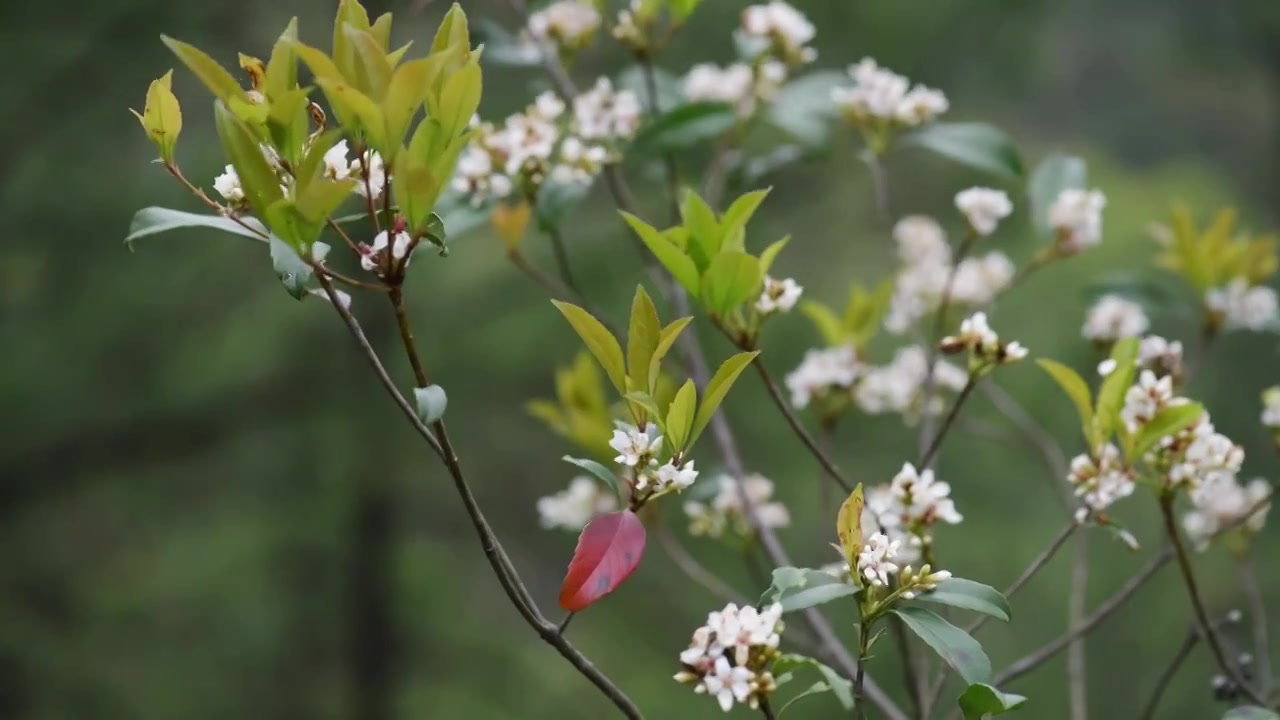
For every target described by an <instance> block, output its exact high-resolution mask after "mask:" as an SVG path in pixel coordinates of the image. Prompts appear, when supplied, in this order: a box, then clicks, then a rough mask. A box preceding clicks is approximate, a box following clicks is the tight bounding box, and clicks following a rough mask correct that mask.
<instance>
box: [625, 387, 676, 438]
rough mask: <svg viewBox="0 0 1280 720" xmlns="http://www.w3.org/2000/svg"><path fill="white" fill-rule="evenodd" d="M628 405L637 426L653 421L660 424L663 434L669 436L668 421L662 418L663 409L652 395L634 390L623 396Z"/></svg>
mask: <svg viewBox="0 0 1280 720" xmlns="http://www.w3.org/2000/svg"><path fill="white" fill-rule="evenodd" d="M623 398H625V399H626V401H627V405H628V406H629V407H630V409H631V416H632V419H633V420H635V422H636V425H637V426H643V425H644V424H645V423H647V422H649V420H651V419H652V420H653V421H654V422H655V423H657V424H658V427H659V429H661V431H662V434H663V435H666V434H667V428H666V421H665V419H664V418H663V416H662V408H660V407H658V401H657V399H656V398H654V397H653V396H652V395H650V394H649V393H647V392H643V391H641V390H632V391H631V392H629V393H627V394H626V395H624V396H623Z"/></svg>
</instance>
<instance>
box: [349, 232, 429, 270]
mask: <svg viewBox="0 0 1280 720" xmlns="http://www.w3.org/2000/svg"><path fill="white" fill-rule="evenodd" d="M392 231H393V232H395V238H394V239H392V237H391V233H389V232H387V231H386V230H383V231H382V232H380V233H378V234H377V235H375V236H374V237H373V244H372V245H366V244H364V243H360V244H359V246H358V247H357V249H358V250H359V251H360V267H362V268H364V269H365V270H367V271H369V272H373V271H374V270H376V269H378V268H380V267H382V263H383V262H384V261H385V259H386V257H387V255H388V254H389V255H390V257H391V260H392V261H393V262H394V263H397V264H398V263H401V262H403V263H404V266H405V267H408V266H409V260H410V259H411V258H412V256H413V251H414V249H415V247H416V243H414V241H413V238H412V237H411V236H410V235H409V233H407V232H405V231H404V228H403V226H401V227H396V228H392Z"/></svg>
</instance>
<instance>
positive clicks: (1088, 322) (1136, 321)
mask: <svg viewBox="0 0 1280 720" xmlns="http://www.w3.org/2000/svg"><path fill="white" fill-rule="evenodd" d="M1150 325H1151V321H1150V320H1148V319H1147V313H1146V312H1145V311H1144V310H1143V309H1142V306H1141V305H1139V304H1138V303H1136V302H1134V301H1132V300H1129V299H1128V298H1124V297H1121V296H1119V295H1103V296H1102V297H1100V298H1098V300H1097V302H1095V303H1094V304H1093V306H1092V307H1090V308H1089V314H1088V315H1087V316H1086V317H1085V321H1084V327H1083V328H1082V329H1081V331H1080V332H1081V334H1083V335H1084V337H1085V339H1087V340H1092V341H1094V342H1096V343H1100V344H1106V343H1113V342H1115V341H1117V340H1119V339H1121V338H1127V337H1141V336H1142V334H1143V333H1145V332H1146V331H1147V328H1148V327H1150Z"/></svg>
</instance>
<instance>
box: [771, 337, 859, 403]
mask: <svg viewBox="0 0 1280 720" xmlns="http://www.w3.org/2000/svg"><path fill="white" fill-rule="evenodd" d="M865 368H866V366H865V365H864V364H863V363H862V361H860V360H859V359H858V353H857V352H856V351H855V350H854V349H853V346H852V345H840V346H837V347H832V348H816V349H813V350H809V351H808V352H806V353H805V354H804V360H803V361H801V363H800V365H799V366H798V367H797V368H796V369H795V370H792V371H791V372H789V373H787V376H786V377H785V378H784V379H783V381H784V382H785V383H786V386H787V390H789V391H790V392H791V404H792V405H793V406H795V407H796V408H797V409H800V410H803V409H804V408H806V407H808V406H809V403H810V402H812V401H813V400H814V399H815V398H818V399H823V398H827V397H830V396H832V395H834V394H837V393H840V392H841V391H847V390H849V388H852V387H853V384H854V382H855V381H857V379H858V378H859V377H860V376H861V375H862V373H863V371H864V369H865Z"/></svg>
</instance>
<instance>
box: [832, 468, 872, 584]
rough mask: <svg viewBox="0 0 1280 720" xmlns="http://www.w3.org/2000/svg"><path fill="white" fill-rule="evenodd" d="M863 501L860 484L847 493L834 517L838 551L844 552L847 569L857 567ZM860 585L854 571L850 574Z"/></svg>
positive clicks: (859, 579) (860, 542) (860, 581)
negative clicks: (838, 545)
mask: <svg viewBox="0 0 1280 720" xmlns="http://www.w3.org/2000/svg"><path fill="white" fill-rule="evenodd" d="M864 504H865V499H864V498H863V495H862V483H858V486H857V487H855V488H854V489H853V492H851V493H849V497H848V498H846V499H845V501H844V502H843V503H842V504H841V505H840V512H839V513H838V514H837V515H836V536H837V537H839V538H840V549H841V550H843V551H844V559H845V560H846V561H848V563H849V567H857V565H858V553H859V552H860V551H861V550H862V507H863V505H864ZM851 575H853V577H854V578H855V579H856V580H857V582H858V584H862V578H861V577H860V576H859V575H858V573H857V572H856V571H855V572H853V573H851Z"/></svg>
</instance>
